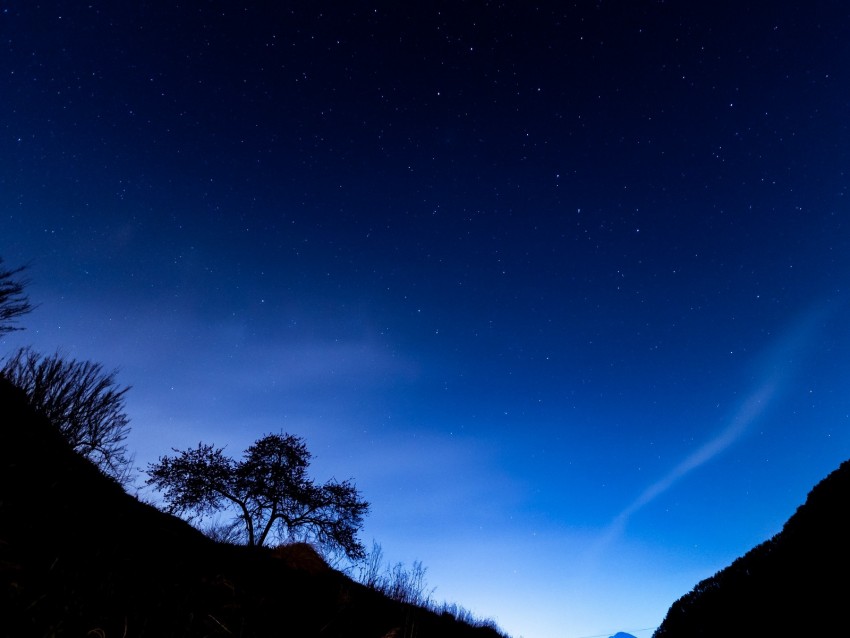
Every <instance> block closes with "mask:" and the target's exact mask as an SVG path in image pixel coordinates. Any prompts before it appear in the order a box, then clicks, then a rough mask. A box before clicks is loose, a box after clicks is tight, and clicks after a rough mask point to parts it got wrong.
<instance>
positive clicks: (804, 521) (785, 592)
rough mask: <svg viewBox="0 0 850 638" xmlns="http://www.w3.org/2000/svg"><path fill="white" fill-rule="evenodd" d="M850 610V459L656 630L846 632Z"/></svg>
mask: <svg viewBox="0 0 850 638" xmlns="http://www.w3.org/2000/svg"><path fill="white" fill-rule="evenodd" d="M729 524H730V525H734V521H729ZM848 610H850V461H845V462H844V463H842V464H841V466H840V467H839V468H838V469H837V470H835V471H834V472H832V473H831V474H830V475H829V476H827V477H826V478H825V479H823V480H822V481H821V482H820V483H818V485H817V486H815V488H814V489H812V491H811V492H810V493H809V495H808V498H807V499H806V502H805V504H803V505H802V506H800V507H799V508H798V509H797V511H796V512H795V513H794V515H793V516H791V518H789V519H788V521H787V522H786V523H785V525H784V526H783V528H782V531H781V532H779V533H778V534H777V535H776V536H774V537H773V538H771V539H770V540H768V541H766V542H764V543H762V544H761V545H758V546H757V547H755V548H754V549H752V550H750V551H749V552H747V553H746V554H745V555H744V556H742V557H741V558H739V559H737V560H736V561H735V562H733V563H732V564H731V565H729V566H728V567H726V568H725V569H723V570H721V571H720V572H718V573H717V574H715V575H714V576H712V577H711V578H708V579H706V580H704V581H702V582H701V583H699V584H698V585H697V586H696V587H694V589H693V591H691V592H690V593H688V594H687V595H685V596H683V597H682V598H680V599H679V600H678V601H676V602H675V603H674V604H673V606H672V607H671V608H670V610H669V611H668V612H667V617H666V618H665V619H664V622H663V623H662V624H661V626H660V627H659V628H658V630H657V631H656V632H655V634H654V636H655V638H686V637H687V638H694V637H696V636H742V637H743V636H746V637H748V638H753V637H754V636H813V635H823V636H827V635H832V636H846V635H848V631H850V619H848V615H847V612H848Z"/></svg>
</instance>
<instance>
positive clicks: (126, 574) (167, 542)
mask: <svg viewBox="0 0 850 638" xmlns="http://www.w3.org/2000/svg"><path fill="white" fill-rule="evenodd" d="M0 436H2V439H0V619H2V620H0V635H2V636H22V637H29V636H85V635H91V636H106V637H111V636H117V637H118V636H126V637H127V638H133V637H138V636H151V637H156V638H160V637H166V636H231V635H235V636H242V637H243V638H251V637H260V636H263V637H265V636H298V637H302V636H320V635H321V636H323V637H325V636H329V637H334V636H353V637H356V636H364V637H366V636H369V637H373V638H380V637H382V636H386V635H398V636H399V637H401V636H404V635H416V636H417V637H421V638H427V637H428V636H441V637H444V636H446V637H452V636H457V637H458V638H464V637H469V638H472V637H476V636H477V637H478V638H494V637H495V636H497V634H496V633H495V632H493V631H492V630H489V629H477V628H472V627H470V626H468V625H465V624H462V623H459V622H457V621H456V620H454V618H451V617H448V616H438V615H436V614H433V613H431V612H427V611H425V610H422V609H418V608H414V607H410V606H408V605H402V604H400V603H397V602H394V601H390V600H389V599H387V598H385V597H384V596H382V595H380V594H377V593H375V592H373V591H371V590H369V589H367V588H365V587H363V586H361V585H359V584H357V583H355V582H353V581H351V580H350V579H348V578H347V577H346V576H344V575H343V574H341V573H339V572H337V571H334V570H332V569H330V568H328V567H326V566H325V565H324V564H323V563H321V562H318V563H317V561H318V560H319V559H315V560H311V559H310V558H309V557H307V559H306V560H305V559H304V558H303V557H302V558H299V557H298V556H295V557H293V556H286V555H282V554H281V553H280V552H277V553H275V552H272V551H268V550H251V549H249V548H245V547H233V546H227V545H218V544H215V543H213V542H212V541H211V540H209V539H208V538H206V537H205V536H203V535H202V534H200V533H199V532H197V531H196V530H195V529H193V528H192V527H190V526H189V525H188V524H186V523H185V522H183V521H181V520H179V519H177V518H175V517H172V516H169V515H166V514H163V513H162V512H160V511H158V510H157V509H155V508H153V507H151V506H148V505H145V504H143V503H141V502H139V501H138V500H136V499H135V498H133V497H131V496H129V495H127V494H126V493H125V492H124V491H123V489H122V488H121V487H120V486H119V485H117V484H116V483H114V482H113V481H111V480H110V479H108V478H106V477H104V476H103V475H102V474H101V473H100V472H99V471H98V470H97V469H96V468H95V467H94V466H93V465H91V464H90V463H89V462H88V461H87V460H85V459H83V458H82V457H80V456H78V455H77V454H75V453H74V452H73V451H71V450H70V448H68V446H67V445H66V444H65V442H64V441H63V440H62V438H61V437H60V436H59V434H58V433H57V432H56V430H55V429H54V428H53V427H52V426H51V425H50V424H49V423H48V422H47V421H45V420H44V419H42V418H41V417H39V416H38V415H36V414H34V413H33V412H32V411H31V410H30V409H29V407H28V406H27V405H26V403H25V401H24V399H23V397H22V395H21V393H20V392H19V391H18V390H17V389H15V388H13V387H11V386H9V384H8V383H6V382H5V381H4V380H3V379H0Z"/></svg>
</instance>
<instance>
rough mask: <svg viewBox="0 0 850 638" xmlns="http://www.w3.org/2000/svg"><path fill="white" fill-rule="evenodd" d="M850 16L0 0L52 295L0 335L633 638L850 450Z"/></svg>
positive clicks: (35, 284)
mask: <svg viewBox="0 0 850 638" xmlns="http://www.w3.org/2000/svg"><path fill="white" fill-rule="evenodd" d="M848 33H850V8H848V6H847V4H846V3H845V2H841V1H839V0H835V1H817V0H816V1H814V2H809V3H801V2H790V1H777V2H752V3H746V2H726V1H717V2H703V3H697V2H691V1H685V0H668V1H667V2H665V1H663V0H657V1H652V2H650V1H646V0H636V1H634V2H615V1H613V0H611V1H609V0H605V1H597V2H576V3H566V2H463V1H460V0H456V1H454V2H421V3H402V2H378V3H366V2H359V1H351V2H321V1H314V2H306V1H305V2H275V3H272V2H265V3H263V2H253V3H250V2H249V3H242V2H211V1H201V0H197V1H188V2H180V3H173V2H135V3H123V2H121V3H114V2H96V1H92V2H88V3H86V2H56V1H53V2H51V1H46V2H30V1H27V2H13V1H2V2H0V39H2V56H0V256H2V257H3V258H4V265H5V266H7V267H15V266H19V265H23V264H28V271H27V274H28V277H29V279H30V281H31V283H30V284H29V286H28V288H27V290H28V293H29V296H30V299H31V301H32V302H33V303H35V304H38V308H37V309H36V310H35V311H34V312H33V313H32V314H30V315H28V316H27V317H25V318H24V320H23V322H22V325H24V326H25V327H26V328H27V329H26V330H25V331H22V332H18V333H13V334H10V335H7V336H6V337H5V338H4V339H3V341H2V343H0V351H2V352H0V354H3V355H5V354H7V353H8V352H10V351H11V350H13V349H14V348H15V347H17V346H19V345H24V344H32V345H33V346H34V347H35V348H36V349H38V350H39V351H42V352H45V353H51V352H53V351H55V350H57V349H59V350H61V352H63V353H64V354H66V355H67V356H69V357H75V358H78V359H90V360H94V361H98V362H101V363H103V364H104V365H105V366H106V367H107V368H110V369H111V368H119V373H118V377H117V379H118V381H119V383H122V384H125V385H131V386H132V389H131V390H130V392H129V394H128V395H127V412H128V414H129V416H130V418H131V425H132V428H133V429H132V434H131V438H130V440H129V445H130V448H131V450H132V451H134V452H135V454H136V465H138V466H140V467H145V466H146V465H147V463H148V462H151V461H154V460H156V459H157V457H159V456H160V455H163V454H168V453H170V451H171V448H172V447H176V448H181V449H182V448H186V447H189V446H194V445H196V444H197V443H198V441H201V440H203V441H205V442H210V443H215V444H217V445H222V446H223V445H226V446H227V450H228V452H230V453H231V454H233V455H236V456H238V455H239V454H241V451H242V450H243V449H244V448H245V447H246V446H247V445H248V444H250V443H251V442H253V441H254V440H255V439H257V438H259V437H260V436H261V435H263V434H265V433H269V432H280V431H285V432H289V433H292V434H296V435H298V436H302V437H303V438H304V439H305V440H306V443H307V445H308V447H309V448H310V450H311V451H312V452H313V453H314V454H315V456H316V458H315V460H314V463H313V466H312V469H313V475H314V477H315V478H316V479H317V480H320V481H323V480H327V479H328V478H330V477H332V476H335V477H336V478H338V479H345V478H349V477H350V478H353V479H354V482H355V484H356V485H357V487H358V488H359V489H360V491H361V492H362V494H363V496H364V498H366V500H368V501H369V502H370V503H371V504H372V510H371V513H370V515H369V517H368V518H367V520H366V525H365V527H364V529H363V533H362V534H361V538H362V539H363V541H364V542H365V544H366V545H367V546H370V545H371V542H372V539H375V540H376V541H378V542H379V543H380V544H381V545H382V547H383V550H384V554H385V556H386V557H387V559H388V560H390V561H392V562H395V561H403V562H405V563H407V564H410V563H412V562H413V561H414V560H420V561H422V563H423V564H424V565H425V567H427V569H428V572H427V578H428V581H429V583H430V584H431V585H432V586H434V587H436V591H435V593H434V598H436V599H437V600H448V601H452V602H457V603H459V604H462V605H463V606H465V607H467V608H469V609H471V610H472V611H473V612H475V613H476V614H478V615H480V616H484V617H491V618H494V619H495V620H496V621H497V622H498V623H499V624H500V626H501V627H502V628H503V629H504V630H505V631H507V632H508V633H510V634H512V635H513V636H514V637H515V638H519V636H524V637H525V638H583V637H586V636H608V635H610V634H613V633H615V632H616V631H629V632H631V633H633V634H635V635H636V636H639V637H640V638H645V637H647V636H649V635H650V634H651V633H652V630H654V628H655V627H657V626H658V624H659V623H660V622H661V620H662V619H663V617H664V614H665V613H666V611H667V609H668V607H669V606H670V604H671V603H673V602H674V600H675V599H677V598H678V597H679V596H681V595H683V594H685V593H687V592H688V591H689V590H690V589H691V588H692V587H693V586H694V585H695V584H696V583H697V582H698V581H699V580H701V579H703V578H706V577H709V576H711V575H713V574H714V573H715V572H716V571H717V570H719V569H721V568H722V567H724V566H726V565H727V564H728V563H730V562H731V561H732V560H733V559H735V558H736V557H737V556H740V555H741V554H743V553H744V552H745V551H747V550H748V549H750V548H751V547H753V546H754V545H756V544H758V543H760V542H762V541H764V540H766V539H767V538H769V537H770V536H771V535H773V534H775V533H776V532H778V531H779V530H780V529H781V526H782V523H783V522H784V521H785V520H786V519H787V518H788V517H789V516H790V515H791V514H792V513H793V512H794V510H795V508H796V507H797V506H798V505H800V504H801V503H802V502H803V500H804V499H805V496H806V494H807V492H808V491H809V489H811V487H813V486H814V484H815V483H816V482H817V481H819V480H820V479H821V478H823V477H824V476H826V474H828V473H829V472H830V471H831V470H833V469H835V468H836V467H837V466H838V464H839V463H840V462H841V461H843V460H845V459H847V458H848V457H850V430H848V426H850V396H848V392H847V389H848V383H850V332H848V325H850V323H848V320H850V307H849V306H848V278H850V211H849V210H848V207H850V192H848V187H850V174H848V171H850V131H848V122H850V117H848V116H850V38H848V37H847V34H848ZM140 483H141V480H140ZM141 494H142V495H144V496H145V497H149V498H153V497H154V496H155V495H154V494H150V493H148V492H147V491H145V490H143V491H142V492H141Z"/></svg>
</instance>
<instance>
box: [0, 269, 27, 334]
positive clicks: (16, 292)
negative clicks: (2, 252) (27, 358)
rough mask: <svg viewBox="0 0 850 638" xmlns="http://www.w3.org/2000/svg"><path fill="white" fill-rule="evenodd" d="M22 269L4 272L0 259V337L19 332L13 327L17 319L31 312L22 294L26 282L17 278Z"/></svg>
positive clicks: (17, 328)
mask: <svg viewBox="0 0 850 638" xmlns="http://www.w3.org/2000/svg"><path fill="white" fill-rule="evenodd" d="M23 270H24V269H23V267H21V268H13V269H12V270H6V269H5V268H3V258H2V257H0V335H2V334H5V333H7V332H12V331H13V330H21V328H19V327H17V326H15V325H14V321H15V319H16V318H17V317H20V316H21V315H25V314H27V313H28V312H30V311H31V310H32V305H31V304H30V302H29V299H28V298H27V296H26V295H25V294H24V286H25V285H26V284H27V282H26V280H23V279H19V278H17V276H18V275H20V274H21V272H23Z"/></svg>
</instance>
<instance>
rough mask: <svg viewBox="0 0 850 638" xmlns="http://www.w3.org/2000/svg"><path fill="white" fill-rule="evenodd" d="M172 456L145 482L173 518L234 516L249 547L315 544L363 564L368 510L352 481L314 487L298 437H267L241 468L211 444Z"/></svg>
mask: <svg viewBox="0 0 850 638" xmlns="http://www.w3.org/2000/svg"><path fill="white" fill-rule="evenodd" d="M174 452H176V455H174V456H163V457H160V459H159V460H158V461H157V462H156V463H151V464H149V466H148V474H149V476H150V478H149V479H148V481H147V484H148V485H151V486H153V487H154V488H156V489H157V490H159V491H160V492H162V493H163V497H164V499H165V501H166V503H167V504H168V507H169V511H171V512H172V513H177V514H181V515H186V516H187V518H190V519H194V518H198V517H203V516H206V515H210V514H214V513H217V512H226V513H230V514H232V515H233V516H234V518H235V521H236V523H237V525H239V523H240V522H241V525H239V527H240V528H241V530H242V538H243V540H244V541H245V543H246V544H248V545H257V546H261V545H265V544H267V543H268V542H270V541H271V540H272V539H276V540H278V541H279V542H288V541H296V540H311V541H313V542H315V543H316V544H317V545H319V546H320V547H322V548H325V549H329V550H331V551H342V552H344V553H345V555H346V556H348V558H350V559H360V558H363V557H364V556H365V550H364V547H363V545H362V543H361V542H360V541H359V540H358V539H357V532H358V531H359V529H360V528H361V527H362V525H363V518H364V516H365V515H366V514H367V513H368V510H369V504H368V503H367V502H366V501H364V500H363V499H362V498H361V496H360V494H359V493H358V491H357V489H356V488H355V487H354V485H353V483H352V482H351V481H350V480H349V481H337V480H335V479H332V480H330V481H328V482H326V483H324V484H323V485H317V484H316V483H314V482H313V481H312V480H311V479H310V478H309V477H308V476H307V468H308V466H309V464H310V460H311V458H312V455H311V454H310V452H309V451H308V450H307V446H306V444H305V443H304V441H303V439H301V438H300V437H297V436H293V435H291V434H268V435H265V436H263V437H262V438H260V439H258V440H257V441H256V442H254V444H253V445H251V446H250V447H249V448H248V449H247V450H246V451H245V453H244V455H243V457H242V459H240V460H234V459H232V458H230V457H228V456H227V455H225V453H224V448H217V447H215V446H214V445H210V444H205V443H198V446H197V447H196V448H189V449H187V450H183V451H180V450H176V449H175V450H174Z"/></svg>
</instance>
